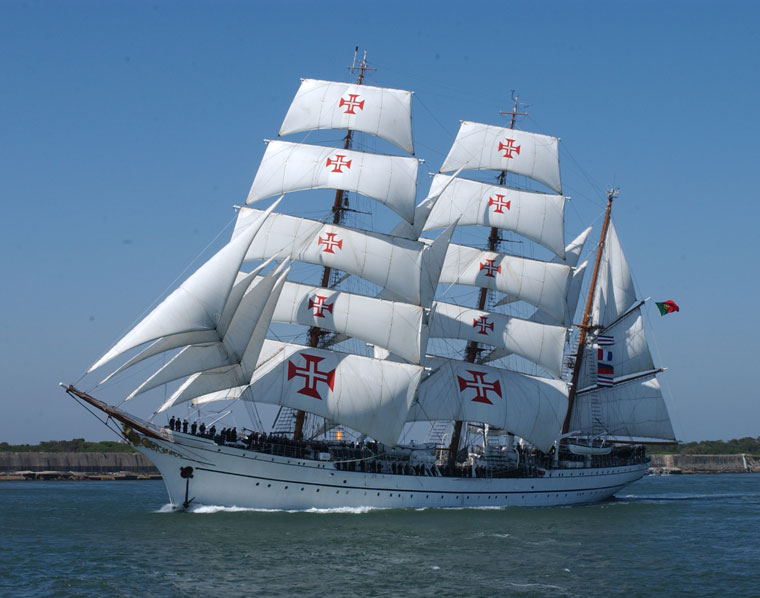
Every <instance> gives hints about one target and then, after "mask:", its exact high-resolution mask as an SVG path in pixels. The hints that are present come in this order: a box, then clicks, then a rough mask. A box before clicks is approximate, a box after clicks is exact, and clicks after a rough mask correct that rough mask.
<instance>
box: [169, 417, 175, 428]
mask: <svg viewBox="0 0 760 598" xmlns="http://www.w3.org/2000/svg"><path fill="white" fill-rule="evenodd" d="M169 429H170V430H173V429H174V416H173V415H172V418H171V419H170V420H169Z"/></svg>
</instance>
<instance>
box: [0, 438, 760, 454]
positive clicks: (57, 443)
mask: <svg viewBox="0 0 760 598" xmlns="http://www.w3.org/2000/svg"><path fill="white" fill-rule="evenodd" d="M134 451H135V449H133V448H132V447H131V446H130V445H128V444H126V443H124V442H118V441H114V440H102V441H100V442H89V441H86V440H85V439H84V438H74V439H72V440H46V441H44V442H40V443H39V444H8V443H7V442H0V452H16V453H21V452H27V453H133V452H134ZM647 451H648V452H649V453H650V454H654V455H740V454H742V453H744V454H748V455H760V436H758V437H757V438H751V437H749V436H747V437H745V438H736V439H733V440H701V441H699V442H686V443H682V444H678V445H653V446H649V447H648V448H647Z"/></svg>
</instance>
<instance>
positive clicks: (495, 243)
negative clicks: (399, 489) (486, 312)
mask: <svg viewBox="0 0 760 598" xmlns="http://www.w3.org/2000/svg"><path fill="white" fill-rule="evenodd" d="M512 102H513V104H512V110H511V112H507V113H505V112H502V114H509V115H510V120H509V128H510V129H514V128H515V123H516V120H517V117H518V116H526V115H527V113H526V112H518V111H517V106H518V98H517V96H516V95H514V92H513V93H512ZM506 178H507V173H506V171H505V170H502V171H501V172H500V173H499V181H498V182H499V185H504V183H505V181H506ZM500 242H501V235H500V234H499V228H498V227H496V226H492V227H491V231H490V233H489V234H488V251H496V250H497V249H498V247H499V243H500ZM488 291H489V289H487V288H485V287H484V288H481V289H480V294H479V296H478V309H479V310H483V309H485V306H486V301H488ZM481 351H482V347H480V345H479V344H478V343H477V342H475V341H469V342H468V343H467V346H466V348H465V355H464V361H466V362H468V363H475V360H476V359H477V358H478V355H479V354H480V352H481ZM463 424H464V422H463V421H462V420H457V421H455V422H454V431H453V432H452V435H451V444H450V445H449V461H448V463H449V467H453V466H454V464H455V463H456V456H457V453H458V452H459V443H460V442H461V440H462V426H463Z"/></svg>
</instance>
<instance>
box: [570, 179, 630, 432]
mask: <svg viewBox="0 0 760 598" xmlns="http://www.w3.org/2000/svg"><path fill="white" fill-rule="evenodd" d="M617 196H618V190H617V189H610V190H609V191H608V192H607V210H606V211H605V213H604V224H603V225H602V235H601V238H600V239H599V246H598V248H597V252H596V263H595V264H594V273H593V275H592V277H591V285H590V286H589V290H588V298H587V299H586V309H585V310H584V311H583V320H582V322H581V324H580V326H579V328H580V331H581V332H580V336H579V337H578V353H577V354H576V356H575V367H574V368H573V377H572V381H571V383H570V391H569V393H568V401H567V413H566V414H565V421H564V423H563V424H562V434H567V433H568V429H569V427H570V416H571V414H572V412H573V403H575V395H576V392H577V389H578V380H579V378H580V373H581V368H582V367H583V352H584V349H585V345H586V335H587V333H588V331H589V329H590V328H591V326H590V325H589V320H590V318H591V304H592V303H593V300H594V292H595V291H596V284H597V279H598V277H599V265H600V264H601V262H602V251H603V250H604V243H605V241H606V239H607V230H608V229H609V226H610V214H611V212H612V200H613V199H615V198H616V197H617Z"/></svg>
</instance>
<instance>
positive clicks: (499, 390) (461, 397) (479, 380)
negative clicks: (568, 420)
mask: <svg viewBox="0 0 760 598" xmlns="http://www.w3.org/2000/svg"><path fill="white" fill-rule="evenodd" d="M426 365H427V366H428V367H430V368H432V370H433V372H432V374H431V375H430V376H429V377H427V378H426V379H425V380H424V381H423V382H422V383H421V384H420V388H419V391H418V397H419V398H418V401H416V402H415V403H414V405H413V406H412V409H411V410H410V412H409V416H408V418H407V419H408V420H409V421H437V420H459V421H471V422H481V423H486V424H489V425H492V426H497V427H499V428H504V429H505V430H508V431H510V432H511V433H513V434H516V435H518V436H520V437H522V438H525V439H526V440H528V441H529V442H530V443H531V444H533V445H534V446H536V447H537V448H539V449H541V450H542V451H548V450H549V449H550V448H551V446H552V443H553V442H554V440H555V439H556V438H557V436H559V434H560V431H561V430H562V422H563V420H564V417H565V411H566V410H567V385H566V384H565V383H564V382H562V381H561V380H550V379H548V378H538V377H535V376H528V375H527V374H520V373H517V372H512V371H510V370H505V369H501V368H494V367H489V366H484V365H479V364H478V365H476V364H472V363H466V362H463V361H456V360H451V359H443V358H430V359H429V360H428V362H427V363H426Z"/></svg>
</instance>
